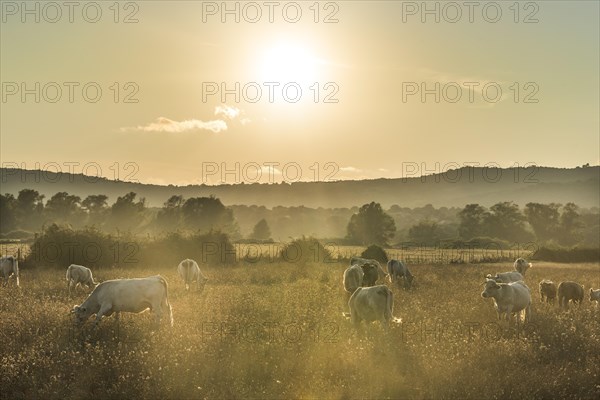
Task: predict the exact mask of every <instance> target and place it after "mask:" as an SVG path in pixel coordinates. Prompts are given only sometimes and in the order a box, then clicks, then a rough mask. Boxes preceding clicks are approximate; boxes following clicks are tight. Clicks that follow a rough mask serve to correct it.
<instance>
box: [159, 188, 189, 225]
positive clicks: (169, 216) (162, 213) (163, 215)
mask: <svg viewBox="0 0 600 400" xmlns="http://www.w3.org/2000/svg"><path fill="white" fill-rule="evenodd" d="M183 203H184V200H183V196H181V195H174V196H171V197H169V199H168V200H167V201H165V202H164V204H163V206H162V208H161V209H160V210H159V211H158V214H157V216H156V222H157V224H158V226H159V227H160V228H161V229H163V230H166V231H173V230H176V229H177V228H179V227H180V226H181V206H182V205H183Z"/></svg>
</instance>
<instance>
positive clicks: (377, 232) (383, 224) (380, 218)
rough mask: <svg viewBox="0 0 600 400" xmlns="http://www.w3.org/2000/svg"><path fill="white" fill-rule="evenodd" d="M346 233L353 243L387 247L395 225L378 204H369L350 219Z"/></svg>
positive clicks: (394, 230)
mask: <svg viewBox="0 0 600 400" xmlns="http://www.w3.org/2000/svg"><path fill="white" fill-rule="evenodd" d="M347 231H348V238H349V239H350V240H352V241H353V242H355V243H358V244H362V245H367V244H371V243H374V244H377V245H380V246H387V245H388V241H389V240H391V239H392V238H393V237H394V234H395V233H396V224H395V223H394V219H393V218H392V217H390V216H389V215H388V214H386V213H385V212H384V211H383V209H382V208H381V205H380V204H379V203H375V202H371V203H369V204H364V205H363V206H362V207H360V209H359V210H358V213H357V214H354V215H352V217H350V222H349V223H348V227H347Z"/></svg>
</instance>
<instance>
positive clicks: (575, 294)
mask: <svg viewBox="0 0 600 400" xmlns="http://www.w3.org/2000/svg"><path fill="white" fill-rule="evenodd" d="M569 300H571V301H573V303H578V304H581V302H582V301H583V286H581V285H580V284H579V283H577V282H572V281H565V282H561V283H560V285H558V305H559V307H564V308H569Z"/></svg>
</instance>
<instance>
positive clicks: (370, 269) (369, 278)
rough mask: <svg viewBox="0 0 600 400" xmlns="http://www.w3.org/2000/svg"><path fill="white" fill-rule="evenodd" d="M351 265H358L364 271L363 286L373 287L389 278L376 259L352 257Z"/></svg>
mask: <svg viewBox="0 0 600 400" xmlns="http://www.w3.org/2000/svg"><path fill="white" fill-rule="evenodd" d="M350 265H358V266H360V267H361V268H362V269H363V272H364V274H365V277H364V280H363V284H362V286H373V285H375V283H376V282H377V281H378V280H385V278H386V277H387V276H388V274H387V273H386V272H385V271H384V270H383V268H382V267H381V264H379V261H377V260H374V259H370V258H362V257H352V258H351V259H350Z"/></svg>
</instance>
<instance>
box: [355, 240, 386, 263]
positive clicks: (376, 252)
mask: <svg viewBox="0 0 600 400" xmlns="http://www.w3.org/2000/svg"><path fill="white" fill-rule="evenodd" d="M360 256H361V257H363V258H369V259H373V260H377V261H379V262H380V263H382V264H386V263H387V262H388V256H387V253H386V252H385V250H384V249H383V248H381V247H380V246H377V245H376V244H372V245H370V246H369V247H367V248H366V250H365V251H363V252H362V253H361V254H360Z"/></svg>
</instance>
